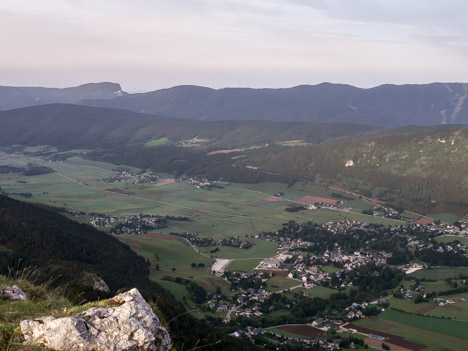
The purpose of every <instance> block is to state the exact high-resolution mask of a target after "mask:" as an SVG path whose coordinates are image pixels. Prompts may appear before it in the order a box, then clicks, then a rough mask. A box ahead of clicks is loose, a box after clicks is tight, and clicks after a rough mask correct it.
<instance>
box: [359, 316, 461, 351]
mask: <svg viewBox="0 0 468 351" xmlns="http://www.w3.org/2000/svg"><path fill="white" fill-rule="evenodd" d="M353 324H356V325H358V326H362V327H366V328H370V329H373V330H375V331H377V333H376V334H378V331H380V332H383V333H389V334H394V335H397V336H401V337H404V338H405V339H406V340H408V341H411V342H415V343H419V344H422V345H426V346H427V347H426V348H424V349H423V350H424V351H443V350H447V349H449V350H466V349H468V340H467V334H466V333H465V331H466V327H467V323H464V322H457V321H451V320H448V319H439V318H430V317H423V316H415V315H411V314H407V313H403V312H397V311H392V310H387V311H385V312H383V313H381V314H380V315H379V316H378V317H376V318H364V319H360V320H358V321H355V322H353ZM464 328H465V329H464ZM463 330H465V331H463Z"/></svg>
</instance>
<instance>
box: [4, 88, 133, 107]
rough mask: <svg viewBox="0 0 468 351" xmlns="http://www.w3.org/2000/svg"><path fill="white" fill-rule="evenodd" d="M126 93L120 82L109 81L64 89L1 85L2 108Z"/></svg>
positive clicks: (105, 97) (67, 101)
mask: <svg viewBox="0 0 468 351" xmlns="http://www.w3.org/2000/svg"><path fill="white" fill-rule="evenodd" d="M125 94H126V93H125V92H123V91H122V88H121V87H120V84H117V83H108V82H103V83H88V84H83V85H80V86H77V87H71V88H63V89H60V88H42V87H9V86H0V110H11V109H15V108H21V107H28V106H35V105H44V104H50V103H77V102H79V101H80V100H83V99H112V98H115V97H117V96H120V95H125Z"/></svg>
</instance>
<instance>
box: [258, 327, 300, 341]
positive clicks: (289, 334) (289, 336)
mask: <svg viewBox="0 0 468 351" xmlns="http://www.w3.org/2000/svg"><path fill="white" fill-rule="evenodd" d="M266 330H267V331H269V332H271V333H276V334H278V335H282V336H284V337H286V338H292V339H296V338H300V337H301V335H298V334H294V333H290V332H287V331H284V330H281V329H277V328H268V329H266Z"/></svg>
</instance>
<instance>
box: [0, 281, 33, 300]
mask: <svg viewBox="0 0 468 351" xmlns="http://www.w3.org/2000/svg"><path fill="white" fill-rule="evenodd" d="M0 296H5V297H6V298H7V299H8V300H10V301H26V300H27V299H28V298H27V297H26V294H25V293H24V292H23V290H21V288H20V287H19V286H17V285H13V286H7V287H4V288H3V289H1V290H0Z"/></svg>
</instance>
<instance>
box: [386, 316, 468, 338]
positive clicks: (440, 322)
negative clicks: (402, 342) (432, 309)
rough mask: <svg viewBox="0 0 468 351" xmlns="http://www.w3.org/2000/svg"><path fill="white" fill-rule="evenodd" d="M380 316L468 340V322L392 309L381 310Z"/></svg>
mask: <svg viewBox="0 0 468 351" xmlns="http://www.w3.org/2000/svg"><path fill="white" fill-rule="evenodd" d="M380 316H381V318H383V319H387V320H390V321H392V322H396V323H400V324H404V325H409V326H412V327H416V328H421V329H424V330H427V331H431V332H434V333H441V334H445V335H449V336H452V337H455V338H460V339H464V340H467V341H468V334H467V333H466V331H467V330H468V323H465V322H461V321H454V320H449V319H441V318H430V317H424V316H418V315H413V314H409V313H403V312H399V311H394V310H387V311H385V312H383V313H382V314H381V315H380Z"/></svg>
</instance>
